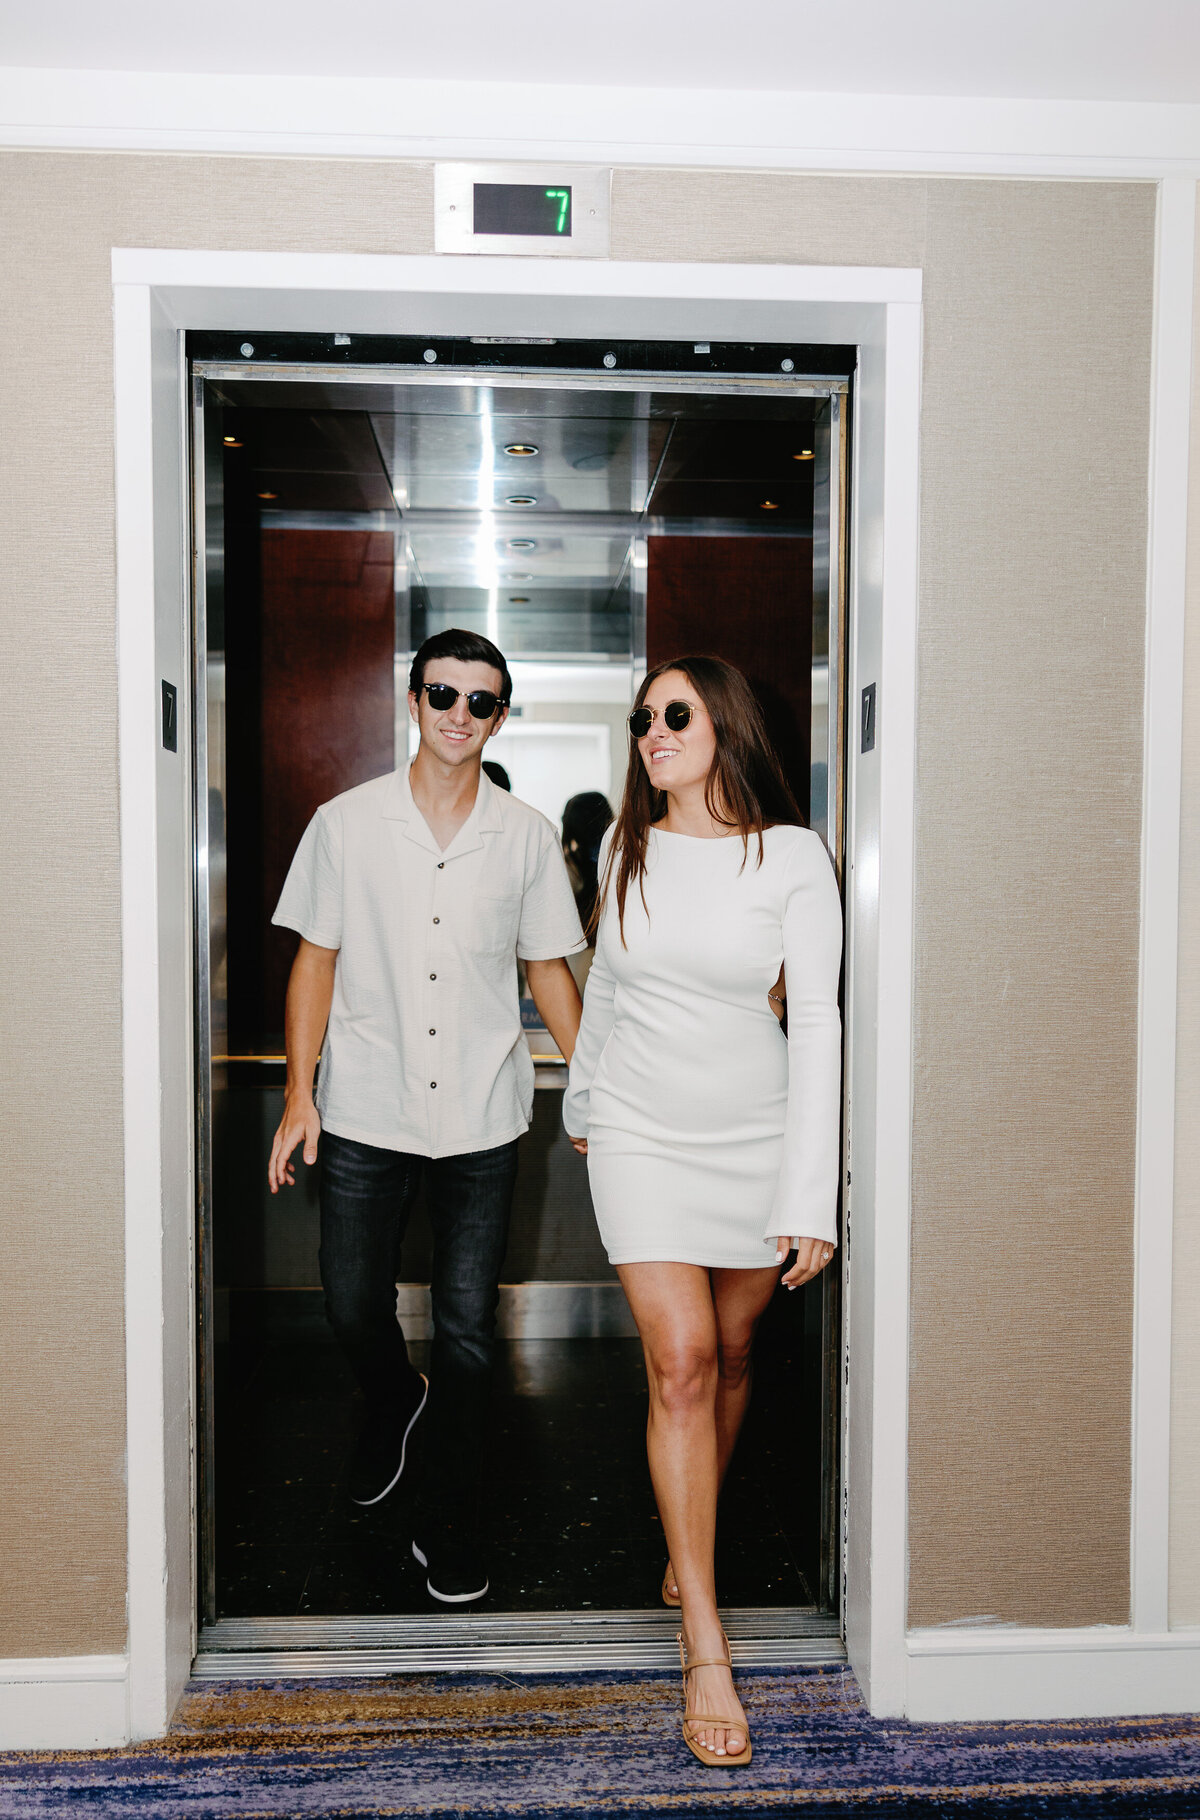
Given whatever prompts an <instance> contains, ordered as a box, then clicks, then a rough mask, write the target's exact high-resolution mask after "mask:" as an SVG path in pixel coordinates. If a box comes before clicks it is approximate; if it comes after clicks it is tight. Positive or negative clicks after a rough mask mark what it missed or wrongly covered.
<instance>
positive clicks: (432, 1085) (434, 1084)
mask: <svg viewBox="0 0 1200 1820" xmlns="http://www.w3.org/2000/svg"><path fill="white" fill-rule="evenodd" d="M429 1085H430V1086H431V1087H436V1086H437V1082H436V1081H430V1083H429Z"/></svg>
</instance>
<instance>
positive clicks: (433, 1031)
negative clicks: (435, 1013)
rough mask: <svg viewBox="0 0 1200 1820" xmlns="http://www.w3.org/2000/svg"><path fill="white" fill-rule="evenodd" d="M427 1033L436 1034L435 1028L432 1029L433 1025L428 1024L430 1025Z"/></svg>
mask: <svg viewBox="0 0 1200 1820" xmlns="http://www.w3.org/2000/svg"><path fill="white" fill-rule="evenodd" d="M429 1034H430V1036H436V1035H437V1031H436V1030H435V1029H434V1028H433V1026H432V1024H431V1025H430V1027H429Z"/></svg>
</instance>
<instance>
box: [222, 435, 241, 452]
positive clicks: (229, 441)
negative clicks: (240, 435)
mask: <svg viewBox="0 0 1200 1820" xmlns="http://www.w3.org/2000/svg"><path fill="white" fill-rule="evenodd" d="M221 440H222V442H223V443H224V444H225V447H226V448H227V449H240V448H241V446H242V445H241V443H240V442H239V441H238V439H237V437H236V436H223V437H222V438H221Z"/></svg>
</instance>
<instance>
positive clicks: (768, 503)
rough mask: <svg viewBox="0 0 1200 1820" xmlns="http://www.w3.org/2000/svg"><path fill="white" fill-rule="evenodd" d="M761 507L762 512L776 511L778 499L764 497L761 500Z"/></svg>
mask: <svg viewBox="0 0 1200 1820" xmlns="http://www.w3.org/2000/svg"><path fill="white" fill-rule="evenodd" d="M762 509H763V511H764V512H778V510H779V501H778V500H777V499H764V500H763V501H762Z"/></svg>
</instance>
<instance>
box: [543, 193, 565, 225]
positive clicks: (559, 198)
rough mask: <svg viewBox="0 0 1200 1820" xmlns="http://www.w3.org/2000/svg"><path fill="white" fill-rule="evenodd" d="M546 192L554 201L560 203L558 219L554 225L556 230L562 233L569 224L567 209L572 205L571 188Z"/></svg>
mask: <svg viewBox="0 0 1200 1820" xmlns="http://www.w3.org/2000/svg"><path fill="white" fill-rule="evenodd" d="M546 194H547V196H548V197H549V198H550V200H551V201H552V202H557V203H558V220H557V222H556V223H555V225H554V232H555V233H556V234H561V233H562V231H563V229H564V228H565V227H566V225H567V210H568V209H569V208H570V206H571V192H570V190H547V191H546Z"/></svg>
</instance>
